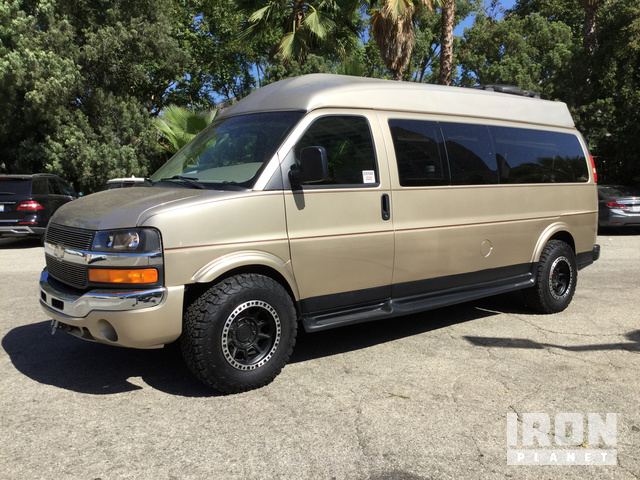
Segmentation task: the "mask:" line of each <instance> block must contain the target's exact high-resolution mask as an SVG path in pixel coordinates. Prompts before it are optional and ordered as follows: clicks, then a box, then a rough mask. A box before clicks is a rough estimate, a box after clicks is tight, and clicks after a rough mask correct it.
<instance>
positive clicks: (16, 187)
mask: <svg viewBox="0 0 640 480" xmlns="http://www.w3.org/2000/svg"><path fill="white" fill-rule="evenodd" d="M3 194H4V195H31V179H24V178H7V177H4V178H2V177H0V195H3Z"/></svg>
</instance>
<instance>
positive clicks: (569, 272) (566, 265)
mask: <svg viewBox="0 0 640 480" xmlns="http://www.w3.org/2000/svg"><path fill="white" fill-rule="evenodd" d="M577 280H578V269H577V267H576V256H575V253H574V252H573V249H572V248H571V247H570V246H569V245H568V244H567V243H565V242H563V241H561V240H550V241H549V243H547V245H546V246H545V247H544V250H543V251H542V255H540V261H539V262H538V267H537V273H536V284H535V286H533V287H531V288H528V289H527V290H525V292H524V293H525V301H526V303H527V305H528V306H529V307H531V308H533V309H534V310H536V311H537V312H540V313H557V312H561V311H563V310H564V309H565V308H567V307H568V306H569V304H570V303H571V299H572V298H573V294H574V293H575V291H576V283H577Z"/></svg>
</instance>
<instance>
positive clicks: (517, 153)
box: [489, 126, 589, 183]
mask: <svg viewBox="0 0 640 480" xmlns="http://www.w3.org/2000/svg"><path fill="white" fill-rule="evenodd" d="M489 129H490V130H491V134H492V136H493V141H494V144H495V149H496V159H497V161H498V166H499V170H500V181H501V183H554V182H587V181H588V180H589V171H588V169H587V162H586V158H585V156H584V153H583V150H582V147H581V146H580V142H579V141H578V139H577V137H576V136H575V135H571V134H568V133H559V132H545V131H541V130H531V129H525V128H510V127H494V126H492V127H489Z"/></svg>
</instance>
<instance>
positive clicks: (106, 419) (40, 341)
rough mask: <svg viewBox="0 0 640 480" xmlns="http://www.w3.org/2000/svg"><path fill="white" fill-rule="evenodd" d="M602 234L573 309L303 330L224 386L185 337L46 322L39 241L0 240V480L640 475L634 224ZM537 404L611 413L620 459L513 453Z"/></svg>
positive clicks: (490, 311)
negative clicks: (66, 330)
mask: <svg viewBox="0 0 640 480" xmlns="http://www.w3.org/2000/svg"><path fill="white" fill-rule="evenodd" d="M599 242H600V244H601V245H602V258H601V260H600V261H598V262H597V263H596V264H594V265H593V266H590V267H588V268H586V269H584V270H582V271H581V272H580V275H579V280H578V290H577V293H576V295H575V297H574V300H573V303H572V304H571V306H570V307H569V308H568V309H567V310H566V311H565V312H563V313H560V314H556V315H549V316H543V315H534V314H531V313H530V312H528V311H527V310H526V309H524V308H523V307H522V306H521V303H520V297H519V295H517V294H511V295H505V296H500V297H493V298H490V299H484V300H481V301H477V302H471V303H467V304H464V305H459V306H455V307H451V308H444V309H440V310H436V311H432V312H427V313H423V314H420V315H413V316H410V317H406V318H397V319H393V320H388V321H381V322H376V323H370V324H362V325H357V326H352V327H346V328H342V329H336V330H333V331H327V332H321V333H316V334H309V335H302V336H301V337H300V338H299V341H298V344H297V346H296V348H295V350H294V355H293V359H292V361H291V363H290V364H289V365H287V366H286V367H285V369H284V370H283V372H282V373H281V375H280V376H279V377H278V378H277V379H276V380H275V381H274V382H273V383H272V384H271V385H269V386H267V387H265V388H262V389H260V390H256V391H252V392H248V393H243V394H239V395H232V396H218V395H215V394H213V393H212V392H210V391H208V390H206V389H205V388H203V387H202V386H200V384H198V382H197V381H196V380H194V379H193V378H192V377H191V376H190V374H189V373H188V372H187V370H186V368H185V366H184V365H183V363H182V361H181V359H180V355H179V352H178V351H177V349H175V348H168V349H162V350H151V351H141V350H140V351H138V350H128V349H123V348H113V347H108V346H103V345H98V344H93V343H87V342H83V341H81V340H78V339H76V338H73V337H70V336H67V335H65V334H61V333H57V334H56V335H55V336H51V334H50V330H49V319H48V317H47V315H46V314H45V313H44V312H43V311H42V310H41V309H40V307H39V305H38V289H37V279H38V275H39V272H40V270H41V269H42V267H43V265H44V258H43V251H42V248H41V247H40V246H39V245H38V243H37V242H33V241H24V240H19V241H15V240H0V338H1V339H2V348H1V349H0V478H1V479H38V478H42V479H67V478H68V479H97V478H100V479H103V480H106V479H121V478H131V479H134V478H135V479H147V478H148V479H183V478H184V479H192V478H193V479H200V478H211V479H225V480H226V479H232V478H251V479H258V478H265V479H267V478H282V479H294V478H295V479H306V478H309V479H331V478H335V479H372V480H382V479H408V480H417V479H488V478H505V477H509V478H525V479H526V478H531V479H539V478H549V479H556V478H559V477H560V476H562V477H564V478H569V479H573V478H575V479H578V478H605V479H608V478H615V479H638V478H640V380H639V376H638V372H639V367H640V355H639V354H640V235H638V234H636V235H633V234H619V233H615V234H614V233H613V232H611V233H610V234H607V235H605V236H601V237H599ZM526 412H543V413H547V414H549V415H551V416H552V417H553V416H554V415H555V414H556V413H559V412H578V413H584V414H587V413H590V412H597V413H607V412H612V413H617V432H616V433H617V446H616V448H617V455H618V461H617V465H616V466H606V467H605V466H562V467H561V466H545V467H543V466H509V465H507V460H506V449H507V440H506V428H507V427H506V422H507V414H509V413H517V414H518V415H519V417H518V418H522V415H523V414H525V413H526ZM583 446H584V447H585V448H586V447H587V445H583Z"/></svg>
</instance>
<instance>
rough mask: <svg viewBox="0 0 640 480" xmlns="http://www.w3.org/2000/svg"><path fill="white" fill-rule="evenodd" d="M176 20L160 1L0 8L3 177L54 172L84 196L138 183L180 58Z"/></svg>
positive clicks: (183, 55)
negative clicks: (109, 182) (154, 118)
mask: <svg viewBox="0 0 640 480" xmlns="http://www.w3.org/2000/svg"><path fill="white" fill-rule="evenodd" d="M180 20H181V17H180V11H179V9H178V8H177V7H176V5H174V4H173V3H171V2H170V1H168V0H161V1H156V0H154V1H151V0H149V1H138V2H126V1H120V2H119V1H114V2H106V1H102V2H94V1H90V0H84V1H82V0H80V1H63V0H59V1H51V0H50V1H46V0H42V1H31V2H26V1H24V2H23V1H18V0H9V1H5V2H3V3H2V4H0V106H1V107H2V108H3V112H4V115H3V118H4V119H5V120H4V121H3V122H0V155H1V156H2V158H3V159H5V160H4V162H5V165H6V166H7V168H8V169H9V171H11V172H33V171H49V172H56V173H60V174H61V175H63V176H65V177H67V178H69V179H70V180H72V181H73V182H74V183H75V184H76V188H78V189H79V190H84V191H91V190H95V189H97V188H99V187H100V186H101V185H102V184H103V183H104V181H105V180H106V179H108V178H109V177H113V176H128V175H132V174H134V175H145V174H146V173H147V172H148V170H149V168H150V167H152V164H153V161H154V159H156V158H158V147H157V142H156V132H155V130H154V128H153V126H152V124H151V115H152V114H154V113H157V112H158V111H159V110H160V109H161V108H162V106H163V105H164V102H165V101H166V97H167V96H168V94H169V87H170V86H171V85H172V82H174V80H175V79H176V78H179V77H180V76H181V75H182V72H183V69H184V67H185V66H186V62H187V61H188V59H189V52H188V51H187V50H185V49H184V48H183V45H182V42H181V39H180V37H179V35H178V32H179V31H180V30H181V29H180V23H179V21H180Z"/></svg>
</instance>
